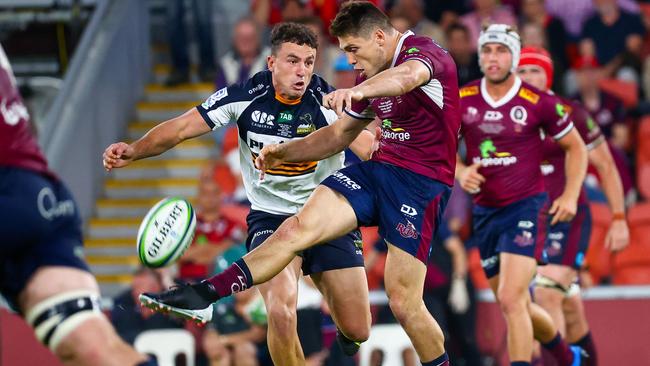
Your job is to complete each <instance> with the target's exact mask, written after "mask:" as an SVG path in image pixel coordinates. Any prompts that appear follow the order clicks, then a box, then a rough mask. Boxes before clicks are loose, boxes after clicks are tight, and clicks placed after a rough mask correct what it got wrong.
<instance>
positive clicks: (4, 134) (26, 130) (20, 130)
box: [0, 46, 51, 175]
mask: <svg viewBox="0 0 650 366" xmlns="http://www.w3.org/2000/svg"><path fill="white" fill-rule="evenodd" d="M0 166H13V167H19V168H25V169H30V170H33V171H36V172H38V173H44V174H48V175H51V173H50V172H49V170H48V168H47V162H46V161H45V157H43V154H42V153H41V149H40V148H39V146H38V143H37V141H36V138H35V137H34V134H33V133H32V130H31V126H30V122H29V114H28V113H27V108H25V105H24V104H23V100H22V98H21V97H20V94H18V88H17V87H16V79H15V78H14V74H13V71H12V70H11V66H10V65H9V61H8V60H7V56H6V55H5V52H4V49H2V47H1V46H0Z"/></svg>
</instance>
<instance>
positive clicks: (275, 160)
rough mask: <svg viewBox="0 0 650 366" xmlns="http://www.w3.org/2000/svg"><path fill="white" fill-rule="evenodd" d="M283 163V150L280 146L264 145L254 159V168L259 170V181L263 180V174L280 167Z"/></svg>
mask: <svg viewBox="0 0 650 366" xmlns="http://www.w3.org/2000/svg"><path fill="white" fill-rule="evenodd" d="M283 162H284V149H282V145H281V144H273V145H266V146H264V147H263V148H262V150H261V151H260V153H259V155H257V158H256V159H255V168H257V169H259V170H260V180H263V179H264V172H266V171H267V170H269V169H273V168H275V167H277V166H280V165H281V164H282V163H283Z"/></svg>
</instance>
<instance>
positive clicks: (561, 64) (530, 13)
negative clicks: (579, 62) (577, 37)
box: [521, 0, 569, 93]
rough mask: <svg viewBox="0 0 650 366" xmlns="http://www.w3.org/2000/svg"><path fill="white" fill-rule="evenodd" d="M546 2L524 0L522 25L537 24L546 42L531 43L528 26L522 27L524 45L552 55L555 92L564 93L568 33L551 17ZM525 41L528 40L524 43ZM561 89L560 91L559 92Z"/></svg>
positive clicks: (543, 0) (567, 64) (567, 61)
mask: <svg viewBox="0 0 650 366" xmlns="http://www.w3.org/2000/svg"><path fill="white" fill-rule="evenodd" d="M544 3H545V0H522V2H521V16H522V24H527V23H528V24H529V23H532V24H536V25H537V26H539V27H541V29H542V31H543V36H544V37H543V38H544V42H543V43H540V42H531V41H530V34H527V33H528V32H529V31H527V26H525V25H524V26H522V27H521V28H522V43H523V45H524V46H528V45H530V46H538V47H544V48H546V49H548V50H549V52H550V53H551V58H552V59H553V67H554V69H555V73H554V74H553V76H554V78H553V85H555V88H554V89H555V91H556V92H559V93H562V92H563V91H564V88H563V82H562V81H563V76H564V73H565V72H566V70H567V69H568V67H569V57H568V54H567V47H568V44H567V41H568V40H567V32H566V29H565V28H564V24H563V23H562V21H561V20H560V19H558V18H555V17H554V16H552V15H550V14H549V13H548V12H547V11H546V8H545V7H544ZM524 39H526V40H527V42H526V41H524ZM558 87H559V90H558Z"/></svg>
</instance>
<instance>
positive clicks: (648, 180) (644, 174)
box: [636, 162, 650, 199]
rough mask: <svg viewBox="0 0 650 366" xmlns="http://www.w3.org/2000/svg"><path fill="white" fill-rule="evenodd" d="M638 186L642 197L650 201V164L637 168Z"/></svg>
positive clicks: (640, 165)
mask: <svg viewBox="0 0 650 366" xmlns="http://www.w3.org/2000/svg"><path fill="white" fill-rule="evenodd" d="M636 184H637V189H638V190H639V193H640V194H641V196H643V198H645V199H650V162H646V163H643V164H639V165H638V166H637V172H636Z"/></svg>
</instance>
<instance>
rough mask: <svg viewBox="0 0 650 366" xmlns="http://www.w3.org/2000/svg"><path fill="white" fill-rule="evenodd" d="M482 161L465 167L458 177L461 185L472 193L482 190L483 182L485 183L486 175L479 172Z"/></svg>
mask: <svg viewBox="0 0 650 366" xmlns="http://www.w3.org/2000/svg"><path fill="white" fill-rule="evenodd" d="M480 167H481V163H474V164H472V165H469V166H467V167H465V169H463V171H462V172H461V173H460V177H459V178H458V182H459V183H460V187H461V188H462V189H464V190H465V191H466V192H468V193H470V194H476V193H478V192H480V191H481V184H483V183H485V177H484V176H482V175H481V174H479V173H478V168H480Z"/></svg>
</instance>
